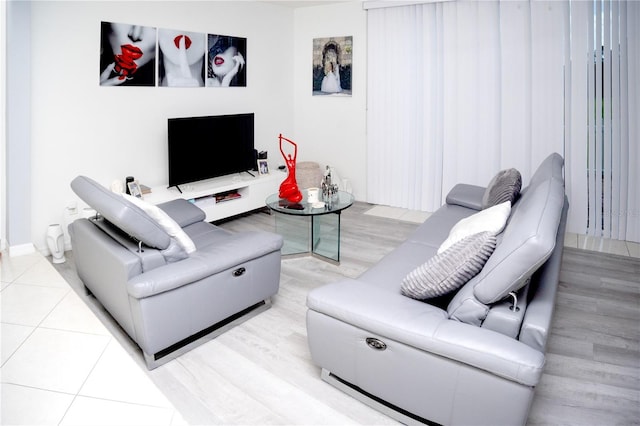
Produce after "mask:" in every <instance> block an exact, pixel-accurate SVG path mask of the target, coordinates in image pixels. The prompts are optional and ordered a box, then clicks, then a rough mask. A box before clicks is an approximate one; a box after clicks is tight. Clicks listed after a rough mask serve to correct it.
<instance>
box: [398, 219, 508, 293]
mask: <svg viewBox="0 0 640 426" xmlns="http://www.w3.org/2000/svg"><path fill="white" fill-rule="evenodd" d="M495 248H496V237H495V235H493V234H492V233H490V232H481V233H478V234H474V235H470V236H468V237H466V238H464V239H462V240H461V241H458V242H457V243H455V244H454V245H453V246H451V247H450V248H449V249H447V250H445V251H444V252H443V253H441V254H436V255H435V256H433V257H432V258H430V259H429V260H427V261H426V262H425V263H423V264H422V265H420V266H418V267H417V268H416V269H414V270H413V271H411V272H410V273H409V274H408V275H407V276H406V277H405V279H404V280H403V281H402V286H401V288H400V291H401V293H402V294H404V295H405V296H409V297H412V298H414V299H430V298H433V297H438V296H442V295H444V294H447V293H450V292H452V291H454V290H457V289H458V288H460V287H461V286H462V285H464V284H465V283H466V282H467V281H469V280H470V279H471V278H473V277H474V276H475V275H476V274H477V273H478V272H480V270H482V267H483V266H484V264H485V263H486V261H487V259H489V256H491V253H493V250H494V249H495Z"/></svg>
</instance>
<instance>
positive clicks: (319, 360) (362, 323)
mask: <svg viewBox="0 0 640 426" xmlns="http://www.w3.org/2000/svg"><path fill="white" fill-rule="evenodd" d="M485 192H486V188H483V187H478V186H471V185H464V184H461V185H457V186H456V187H454V188H453V189H452V191H451V192H450V193H449V195H448V197H447V200H446V204H445V205H443V206H442V207H441V208H440V209H439V210H438V211H436V212H435V213H434V214H433V215H432V216H430V217H429V218H428V219H427V220H426V221H425V222H424V223H423V224H422V225H421V226H419V227H418V229H417V230H416V231H415V232H414V233H413V234H412V235H411V236H410V237H409V238H408V239H407V240H406V241H405V242H404V243H403V244H402V245H401V246H400V247H398V248H397V249H396V250H394V251H392V252H391V253H389V254H388V255H387V256H386V257H384V258H383V259H382V260H381V261H380V262H378V263H377V264H376V265H374V266H373V267H371V268H370V269H369V270H368V271H366V272H365V273H364V274H362V275H361V276H360V277H358V278H357V279H345V280H342V281H340V282H336V283H332V284H328V285H325V286H322V287H320V288H317V289H315V290H313V291H311V292H310V293H309V295H308V298H307V306H308V311H307V331H308V340H309V346H310V350H311V355H312V358H313V361H314V362H315V364H317V365H318V366H320V367H321V369H322V373H321V374H322V378H323V379H324V380H326V381H327V382H329V383H331V384H333V385H334V386H336V387H338V388H340V389H342V390H343V391H345V392H347V393H349V394H351V395H352V396H354V397H356V398H358V399H360V400H362V401H363V402H365V403H367V404H369V405H371V406H373V407H375V408H377V409H379V410H381V411H383V412H385V413H387V414H389V415H390V416H392V417H394V418H396V419H398V420H400V421H402V422H404V423H409V424H411V423H420V422H435V423H439V424H447V425H449V424H451V425H480V424H485V425H516V424H524V423H526V420H527V416H528V413H529V408H530V406H531V402H532V399H533V395H534V391H535V387H536V385H537V384H538V382H539V381H540V377H541V375H542V372H543V369H544V365H545V347H546V343H547V339H548V336H549V333H550V328H551V320H552V315H553V311H554V303H555V297H556V291H557V287H558V280H559V272H560V263H561V258H562V250H563V242H564V230H565V223H566V214H567V210H568V202H567V199H566V196H565V191H564V178H563V159H562V157H561V156H560V155H558V154H552V155H550V156H549V157H548V158H546V159H545V160H544V161H543V162H542V164H541V165H540V166H539V168H538V169H537V170H536V172H535V174H534V175H533V176H532V177H531V179H530V180H529V184H528V186H527V187H526V188H524V189H523V190H522V191H521V192H520V195H519V197H518V198H517V199H516V201H515V203H514V204H513V206H512V207H511V211H510V213H509V216H508V219H507V222H506V226H505V227H504V230H503V231H502V232H500V233H499V234H498V235H497V237H496V244H495V250H494V251H493V253H492V254H491V256H490V257H489V258H488V260H487V261H486V263H485V264H484V267H482V270H481V271H480V272H479V273H478V274H477V275H475V276H474V277H473V278H471V279H470V280H469V281H468V282H466V284H463V286H462V287H461V288H460V289H459V290H457V291H454V292H453V293H451V294H449V295H445V296H442V297H437V298H435V299H428V300H416V299H414V298H410V297H407V296H405V295H403V294H402V293H401V288H402V283H403V280H405V278H406V277H407V275H408V274H410V273H411V272H412V271H413V270H415V269H416V267H418V266H419V265H421V264H423V263H424V262H425V261H426V260H427V259H429V258H431V257H433V256H435V255H436V253H437V250H438V248H439V247H440V245H441V244H442V243H443V241H445V239H447V237H448V236H449V232H450V230H451V229H452V227H454V225H456V224H457V223H458V222H459V221H460V220H462V219H464V218H467V217H470V216H471V215H473V214H476V213H478V212H480V211H481V210H482V208H483V197H485ZM514 305H515V306H514Z"/></svg>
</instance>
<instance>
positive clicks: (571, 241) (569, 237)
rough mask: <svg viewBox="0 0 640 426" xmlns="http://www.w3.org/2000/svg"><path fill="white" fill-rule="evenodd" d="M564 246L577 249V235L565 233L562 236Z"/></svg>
mask: <svg viewBox="0 0 640 426" xmlns="http://www.w3.org/2000/svg"><path fill="white" fill-rule="evenodd" d="M564 246H565V247H571V248H578V234H573V233H571V232H567V233H566V234H564Z"/></svg>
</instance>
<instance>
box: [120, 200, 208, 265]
mask: <svg viewBox="0 0 640 426" xmlns="http://www.w3.org/2000/svg"><path fill="white" fill-rule="evenodd" d="M122 196H123V197H125V198H126V199H127V200H129V201H130V202H132V203H133V204H135V205H136V206H138V207H140V208H141V209H142V210H143V211H144V212H145V213H147V214H148V215H149V216H151V218H152V219H153V220H155V221H156V222H157V223H158V225H160V226H161V227H162V229H164V230H165V232H166V233H167V234H169V235H170V236H171V237H173V238H175V240H176V242H177V243H178V245H179V246H180V247H182V249H183V250H184V251H185V252H186V253H187V254H190V253H193V252H194V251H196V246H195V244H194V243H193V241H192V240H191V238H189V236H188V235H187V234H186V233H185V232H184V231H183V230H182V228H181V227H180V225H178V223H177V222H176V221H175V220H173V219H172V218H171V216H169V215H168V214H167V213H166V212H165V211H164V210H162V209H161V208H159V207H158V206H156V205H154V204H151V203H148V202H146V201H144V200H142V199H140V198H138V197H134V196H131V195H129V194H122ZM187 204H190V203H188V202H187Z"/></svg>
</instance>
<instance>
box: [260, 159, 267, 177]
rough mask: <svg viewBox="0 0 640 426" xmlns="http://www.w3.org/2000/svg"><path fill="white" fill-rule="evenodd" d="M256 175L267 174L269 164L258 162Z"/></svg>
mask: <svg viewBox="0 0 640 426" xmlns="http://www.w3.org/2000/svg"><path fill="white" fill-rule="evenodd" d="M258 173H260V174H261V175H266V174H269V164H268V163H267V160H258Z"/></svg>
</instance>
